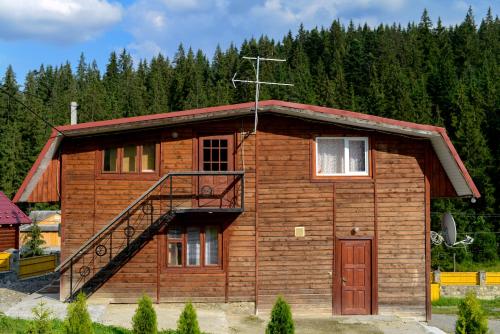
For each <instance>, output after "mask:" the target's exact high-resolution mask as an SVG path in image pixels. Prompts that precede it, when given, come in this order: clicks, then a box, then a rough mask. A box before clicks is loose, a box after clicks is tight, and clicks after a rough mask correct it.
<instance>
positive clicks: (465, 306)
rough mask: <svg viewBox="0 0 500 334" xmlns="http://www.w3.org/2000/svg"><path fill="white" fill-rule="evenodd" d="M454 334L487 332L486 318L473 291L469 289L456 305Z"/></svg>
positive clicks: (480, 333) (481, 333)
mask: <svg viewBox="0 0 500 334" xmlns="http://www.w3.org/2000/svg"><path fill="white" fill-rule="evenodd" d="M455 333H456V334H486V333H488V318H487V317H486V315H485V314H484V310H483V308H482V307H481V304H479V301H478V300H477V298H476V295H475V294H474V292H472V291H469V292H468V293H467V295H466V296H465V299H464V300H462V301H461V302H460V304H459V305H458V319H457V322H456V324H455Z"/></svg>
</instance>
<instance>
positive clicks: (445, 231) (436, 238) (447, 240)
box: [431, 212, 474, 248]
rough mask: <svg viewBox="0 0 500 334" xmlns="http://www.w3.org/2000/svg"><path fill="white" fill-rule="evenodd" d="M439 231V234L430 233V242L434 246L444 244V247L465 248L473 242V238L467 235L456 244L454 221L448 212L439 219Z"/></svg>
mask: <svg viewBox="0 0 500 334" xmlns="http://www.w3.org/2000/svg"><path fill="white" fill-rule="evenodd" d="M441 229H442V232H441V234H439V233H438V232H434V231H431V241H432V243H433V244H434V245H441V244H442V243H443V242H444V244H445V246H446V247H450V248H456V247H459V246H462V247H466V246H468V245H470V244H472V243H473V242H474V238H472V237H471V236H468V235H466V236H465V239H464V240H462V241H458V242H457V226H456V224H455V219H453V216H452V215H451V213H449V212H446V213H445V214H444V215H443V217H442V218H441Z"/></svg>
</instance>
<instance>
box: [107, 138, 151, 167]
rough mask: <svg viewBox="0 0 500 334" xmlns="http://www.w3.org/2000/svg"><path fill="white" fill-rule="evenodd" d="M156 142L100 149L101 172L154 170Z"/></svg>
mask: <svg viewBox="0 0 500 334" xmlns="http://www.w3.org/2000/svg"><path fill="white" fill-rule="evenodd" d="M157 148H158V144H155V143H149V144H144V145H125V146H121V147H111V148H105V149H103V150H102V172H103V173H117V174H134V173H135V174H137V173H138V172H141V173H153V172H155V171H156V168H157V162H156V158H157V157H156V154H157Z"/></svg>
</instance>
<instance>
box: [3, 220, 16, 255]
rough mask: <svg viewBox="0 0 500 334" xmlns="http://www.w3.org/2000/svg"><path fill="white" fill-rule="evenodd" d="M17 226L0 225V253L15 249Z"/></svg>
mask: <svg viewBox="0 0 500 334" xmlns="http://www.w3.org/2000/svg"><path fill="white" fill-rule="evenodd" d="M17 229H18V226H9V225H0V252H1V251H3V250H6V249H9V248H17V246H18V243H17V236H18V233H17Z"/></svg>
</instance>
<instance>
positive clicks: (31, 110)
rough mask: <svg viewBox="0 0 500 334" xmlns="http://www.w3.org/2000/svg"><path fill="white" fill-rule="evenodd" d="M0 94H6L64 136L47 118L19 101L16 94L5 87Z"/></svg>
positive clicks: (1, 88)
mask: <svg viewBox="0 0 500 334" xmlns="http://www.w3.org/2000/svg"><path fill="white" fill-rule="evenodd" d="M0 92H2V93H4V94H6V95H7V96H9V97H10V98H12V99H14V100H15V101H16V102H17V103H19V104H20V105H22V106H23V107H24V108H25V109H26V110H28V111H29V112H30V113H32V114H33V115H34V116H35V117H36V118H38V119H39V120H41V121H42V122H44V123H45V125H48V126H50V127H51V128H52V129H54V130H56V131H57V132H59V133H60V134H61V135H62V136H64V133H63V132H62V131H61V130H59V129H57V127H55V126H54V125H52V124H51V123H50V122H49V121H47V120H46V119H45V118H43V117H42V116H40V115H38V114H37V113H36V112H35V111H34V110H33V109H31V107H29V106H28V105H27V104H25V103H24V102H23V101H21V100H19V99H18V98H17V97H16V96H15V95H14V94H11V93H10V92H8V91H7V90H6V89H5V88H3V87H0Z"/></svg>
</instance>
